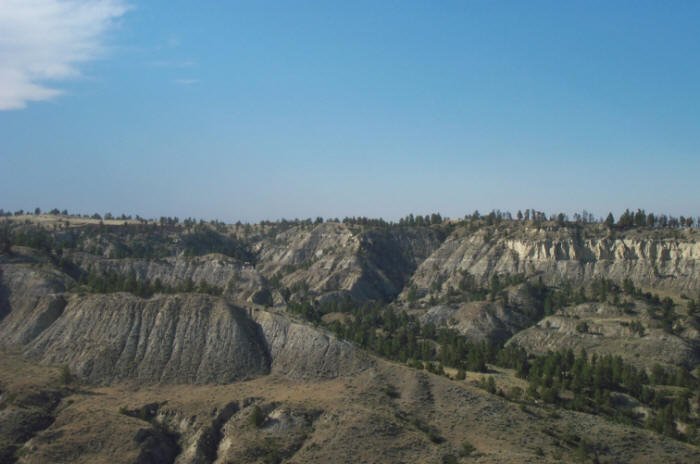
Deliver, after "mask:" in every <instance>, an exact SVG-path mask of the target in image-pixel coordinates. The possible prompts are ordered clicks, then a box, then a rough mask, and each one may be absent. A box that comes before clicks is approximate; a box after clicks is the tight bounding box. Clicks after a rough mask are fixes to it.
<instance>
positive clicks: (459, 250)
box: [404, 226, 700, 296]
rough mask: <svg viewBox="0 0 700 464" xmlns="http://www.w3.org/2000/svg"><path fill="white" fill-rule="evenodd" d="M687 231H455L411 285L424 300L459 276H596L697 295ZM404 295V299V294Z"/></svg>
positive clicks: (698, 278)
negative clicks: (671, 234)
mask: <svg viewBox="0 0 700 464" xmlns="http://www.w3.org/2000/svg"><path fill="white" fill-rule="evenodd" d="M695 238H696V237H695V236H693V235H692V233H690V232H688V233H687V234H686V235H682V234H681V235H679V237H678V238H669V237H666V238H664V237H654V236H653V235H652V234H649V235H646V236H645V235H636V236H630V237H622V238H613V237H605V236H595V235H594V236H590V237H588V236H585V234H583V233H582V232H581V231H580V230H578V229H576V228H571V229H569V228H565V227H562V228H558V229H556V230H550V231H548V230H544V229H536V228H528V227H526V226H521V227H518V228H512V227H502V228H485V229H481V230H478V231H476V232H473V233H472V232H470V231H469V230H467V229H464V228H459V229H457V230H455V231H454V232H453V233H452V234H451V235H450V236H449V237H448V238H447V239H446V240H445V241H444V242H443V244H442V245H441V246H440V248H439V249H438V250H436V251H435V252H434V253H433V254H432V255H431V256H430V257H428V258H427V259H426V260H425V261H423V263H422V264H421V265H420V266H419V267H418V269H417V270H416V272H415V274H414V276H413V278H412V279H411V284H412V285H415V286H416V287H417V288H418V289H419V290H422V291H423V292H424V293H427V291H428V290H429V289H431V287H433V288H434V287H435V286H437V287H438V293H444V292H446V291H447V290H448V288H449V287H452V288H458V287H459V283H460V280H461V279H462V278H463V275H464V273H469V274H471V275H473V276H475V277H476V278H477V281H478V282H480V283H481V284H482V285H487V284H488V282H489V280H490V278H491V277H492V276H493V275H494V274H511V275H514V274H524V275H525V276H528V277H534V276H537V277H541V278H542V279H543V280H544V282H545V283H548V284H557V283H560V282H561V281H562V280H568V281H570V282H571V283H573V284H587V283H590V281H592V280H593V279H595V278H597V277H604V278H607V279H612V280H614V281H617V282H622V281H623V280H624V279H626V278H629V279H631V280H632V282H633V283H634V284H635V285H637V286H640V287H651V288H655V289H659V290H661V289H663V290H669V291H674V292H687V293H689V294H695V293H697V292H698V291H700V243H698V242H696V241H695ZM404 296H405V294H404Z"/></svg>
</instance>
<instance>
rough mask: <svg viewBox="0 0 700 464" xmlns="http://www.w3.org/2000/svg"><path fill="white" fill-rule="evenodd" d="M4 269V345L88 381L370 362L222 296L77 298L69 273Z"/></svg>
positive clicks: (241, 374) (173, 378)
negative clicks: (67, 285)
mask: <svg viewBox="0 0 700 464" xmlns="http://www.w3.org/2000/svg"><path fill="white" fill-rule="evenodd" d="M0 270H1V271H2V273H1V274H0V276H1V277H2V278H1V279H0V288H2V290H3V295H5V300H6V306H7V311H6V312H7V314H6V316H5V317H4V318H3V319H2V321H0V341H1V342H0V344H1V345H2V346H3V347H5V348H9V349H14V350H16V349H19V350H21V351H23V352H24V353H25V354H26V355H27V356H29V357H31V358H33V359H38V360H40V361H41V362H42V363H46V364H53V365H68V366H69V368H70V370H71V372H72V373H74V374H76V375H78V376H79V377H80V378H82V379H84V380H86V381H88V382H92V383H102V384H104V383H111V382H114V381H118V380H123V379H133V380H136V381H139V382H146V383H150V382H170V383H226V382H232V381H236V380H241V379H247V378H252V377H257V376H261V375H266V374H269V373H271V372H273V373H280V374H284V375H289V376H291V377H298V378H305V377H309V378H318V377H334V376H337V375H343V374H348V373H353V372H356V371H357V370H358V369H362V368H363V367H364V366H367V365H368V364H369V359H368V358H367V357H366V356H364V355H362V354H360V353H358V351H357V350H356V349H355V347H354V346H353V345H352V344H350V343H347V342H344V341H340V340H338V339H337V338H336V337H334V336H332V335H329V334H326V333H324V332H322V331H320V330H318V329H315V328H312V327H309V326H306V325H303V324H300V323H295V322H292V321H290V320H289V319H288V317H287V316H286V315H283V314H275V313H269V312H266V311H259V310H258V311H251V310H247V309H242V308H240V307H237V306H235V305H232V304H231V303H229V302H228V301H227V300H226V299H225V298H219V297H212V296H208V295H202V294H196V293H183V294H175V295H155V296H153V297H152V298H139V297H136V296H133V295H131V294H128V293H112V294H92V295H90V294H88V295H80V294H76V293H65V292H64V291H63V290H64V289H65V288H64V280H65V279H68V277H64V276H62V274H61V273H60V272H58V271H56V270H52V269H46V268H45V266H43V265H42V266H37V265H31V264H11V265H8V264H4V265H2V266H0ZM253 313H254V317H255V319H253V318H251V314H253Z"/></svg>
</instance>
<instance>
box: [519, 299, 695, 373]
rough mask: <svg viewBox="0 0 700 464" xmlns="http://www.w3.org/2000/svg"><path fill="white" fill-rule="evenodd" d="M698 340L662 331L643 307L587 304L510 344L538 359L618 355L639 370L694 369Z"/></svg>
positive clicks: (547, 320) (564, 312) (565, 311)
mask: <svg viewBox="0 0 700 464" xmlns="http://www.w3.org/2000/svg"><path fill="white" fill-rule="evenodd" d="M698 341H700V339H699V338H698V337H697V334H675V333H669V332H666V331H664V330H662V329H661V328H659V327H658V323H656V322H655V321H654V320H652V319H650V318H649V317H647V316H646V307H645V305H644V304H643V303H638V304H637V307H636V308H635V309H634V310H627V311H625V310H623V309H621V308H619V307H616V306H612V305H609V304H605V303H585V304H581V305H577V306H572V307H568V308H564V309H563V310H561V311H558V312H557V313H556V314H554V315H552V316H549V317H545V318H544V319H542V320H541V321H540V322H538V323H537V324H536V325H534V326H533V327H530V328H528V329H526V330H523V331H521V332H519V333H517V334H516V335H515V336H513V337H512V338H511V339H510V340H509V341H508V343H509V344H515V345H518V346H520V347H522V348H524V349H525V350H526V351H528V352H530V353H533V354H544V353H546V352H547V351H558V350H564V349H572V350H573V351H574V352H575V353H578V352H579V351H580V350H581V349H585V350H586V351H587V352H588V353H589V354H593V353H597V354H599V355H606V354H610V355H615V356H618V355H619V356H622V357H623V358H624V359H625V360H627V361H628V362H630V363H632V364H636V365H638V366H640V367H649V366H650V365H651V364H653V363H660V364H665V365H673V366H680V365H682V366H686V367H688V368H691V369H692V368H693V367H694V366H696V365H697V363H698V362H700V350H699V349H698V346H699V345H698V343H697V342H698Z"/></svg>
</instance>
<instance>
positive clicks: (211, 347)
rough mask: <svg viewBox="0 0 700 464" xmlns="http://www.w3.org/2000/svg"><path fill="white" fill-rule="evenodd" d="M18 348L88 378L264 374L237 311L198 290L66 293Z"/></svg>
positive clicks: (260, 349) (227, 378) (261, 356)
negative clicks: (59, 307)
mask: <svg viewBox="0 0 700 464" xmlns="http://www.w3.org/2000/svg"><path fill="white" fill-rule="evenodd" d="M25 352H26V353H27V354H28V355H29V356H31V357H36V358H39V359H41V360H42V361H43V362H45V363H50V364H68V365H69V366H70V368H71V370H72V371H73V372H75V373H76V374H77V375H78V376H79V377H81V378H84V379H86V380H88V381H90V382H94V383H108V382H112V381H115V380H121V379H127V378H133V379H138V380H140V381H145V382H161V381H164V382H185V383H211V382H214V383H224V382H232V381H235V380H240V379H245V378H250V377H255V376H258V375H263V374H266V373H267V372H268V371H269V366H270V359H269V355H268V352H267V349H266V347H265V345H264V341H263V339H262V337H261V334H260V333H259V330H258V327H256V325H255V324H254V323H252V321H251V320H250V319H248V318H247V317H246V314H245V311H244V310H242V309H240V308H236V307H232V306H230V305H229V304H227V303H225V302H224V301H223V300H221V299H216V298H211V297H208V296H205V295H175V296H158V297H155V298H151V299H142V298H137V297H134V296H131V295H128V294H123V293H117V294H110V295H91V296H87V297H84V298H72V299H71V300H70V302H69V304H68V305H67V306H66V308H65V310H64V312H63V314H62V316H61V317H60V318H58V320H56V321H55V322H54V323H53V324H52V325H51V326H50V327H49V328H47V329H46V330H44V331H43V332H42V333H41V334H40V335H39V337H37V338H36V339H35V340H33V341H32V342H31V343H29V344H28V345H27V347H26V349H25Z"/></svg>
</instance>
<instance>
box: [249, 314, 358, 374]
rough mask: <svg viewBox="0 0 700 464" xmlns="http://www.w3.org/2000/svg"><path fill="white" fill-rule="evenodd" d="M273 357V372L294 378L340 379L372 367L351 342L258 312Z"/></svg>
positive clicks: (281, 317) (284, 317)
mask: <svg viewBox="0 0 700 464" xmlns="http://www.w3.org/2000/svg"><path fill="white" fill-rule="evenodd" d="M255 320H256V321H257V322H258V324H260V327H261V328H262V332H263V334H264V335H265V341H266V343H267V347H268V350H269V353H270V356H271V358H272V372H278V373H282V374H285V375H287V376H290V377H294V378H306V377H308V378H314V377H315V378H319V377H320V378H324V377H337V376H339V375H348V374H354V373H357V372H358V371H360V370H363V369H365V368H366V367H368V366H369V365H370V364H371V361H370V359H369V357H368V356H367V355H366V354H365V353H363V352H362V351H359V350H357V349H356V348H355V346H354V345H352V344H351V343H349V342H347V341H344V340H338V339H337V338H336V337H335V336H333V335H330V334H326V333H324V332H323V331H321V330H318V329H315V328H313V327H309V326H307V325H304V324H299V323H296V322H291V321H290V320H289V318H288V317H286V316H284V315H281V314H274V313H270V312H267V311H257V312H256V313H255Z"/></svg>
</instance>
